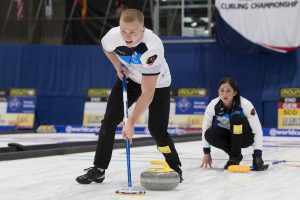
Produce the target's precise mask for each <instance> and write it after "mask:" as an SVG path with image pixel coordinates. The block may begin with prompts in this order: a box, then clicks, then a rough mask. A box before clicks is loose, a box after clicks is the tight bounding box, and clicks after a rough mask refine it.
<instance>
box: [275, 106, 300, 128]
mask: <svg viewBox="0 0 300 200" xmlns="http://www.w3.org/2000/svg"><path fill="white" fill-rule="evenodd" d="M278 128H285V129H300V109H297V110H284V109H279V110H278Z"/></svg>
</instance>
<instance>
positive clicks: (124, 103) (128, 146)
mask: <svg viewBox="0 0 300 200" xmlns="http://www.w3.org/2000/svg"><path fill="white" fill-rule="evenodd" d="M122 86H123V107H124V119H125V124H126V123H127V119H128V99H127V83H126V76H125V75H123V80H122ZM126 159H127V176H128V187H129V188H130V187H132V182H131V166H130V143H129V139H128V137H126Z"/></svg>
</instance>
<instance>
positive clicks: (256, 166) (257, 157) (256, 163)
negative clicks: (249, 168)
mask: <svg viewBox="0 0 300 200" xmlns="http://www.w3.org/2000/svg"><path fill="white" fill-rule="evenodd" d="M252 157H253V163H252V164H253V170H254V171H262V170H265V165H264V161H263V159H262V151H261V150H258V149H255V150H254V153H253V154H252Z"/></svg>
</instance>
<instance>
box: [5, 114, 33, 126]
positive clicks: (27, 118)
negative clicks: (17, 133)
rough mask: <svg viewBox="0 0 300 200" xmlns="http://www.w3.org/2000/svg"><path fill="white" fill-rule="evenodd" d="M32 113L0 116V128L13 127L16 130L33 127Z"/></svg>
mask: <svg viewBox="0 0 300 200" xmlns="http://www.w3.org/2000/svg"><path fill="white" fill-rule="evenodd" d="M33 123H34V113H11V114H0V126H14V127H15V128H18V129H22V128H24V129H29V128H32V127H33Z"/></svg>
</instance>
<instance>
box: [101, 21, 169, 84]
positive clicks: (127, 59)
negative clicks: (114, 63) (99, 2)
mask: <svg viewBox="0 0 300 200" xmlns="http://www.w3.org/2000/svg"><path fill="white" fill-rule="evenodd" d="M101 44H102V47H103V49H104V50H105V51H107V52H115V53H116V55H117V57H118V58H119V60H120V61H121V62H122V63H123V64H124V65H125V66H126V67H127V68H128V69H129V78H130V79H131V80H133V81H135V82H137V83H141V80H142V76H143V75H144V76H151V75H159V77H158V80H157V83H156V88H162V87H168V86H170V84H171V74H170V70H169V67H168V64H167V62H166V59H165V57H164V46H163V44H162V41H161V39H160V38H159V37H158V36H157V35H156V34H155V33H153V32H152V31H151V30H149V29H147V28H145V32H144V36H143V38H142V39H141V41H140V43H138V44H137V45H136V46H135V47H132V48H129V47H127V46H126V43H125V42H124V41H123V39H122V37H121V31H120V27H119V26H118V27H115V28H112V29H110V30H109V31H108V32H107V34H106V35H105V36H104V37H103V38H102V40H101Z"/></svg>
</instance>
